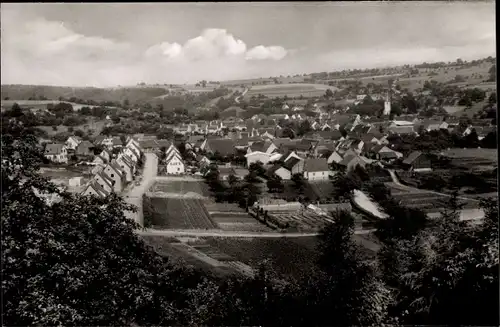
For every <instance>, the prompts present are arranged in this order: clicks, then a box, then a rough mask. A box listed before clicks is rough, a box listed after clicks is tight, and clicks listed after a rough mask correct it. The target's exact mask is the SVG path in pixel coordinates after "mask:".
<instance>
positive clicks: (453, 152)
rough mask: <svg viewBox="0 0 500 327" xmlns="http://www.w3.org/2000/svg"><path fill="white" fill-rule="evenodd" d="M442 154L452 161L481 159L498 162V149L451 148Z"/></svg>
mask: <svg viewBox="0 0 500 327" xmlns="http://www.w3.org/2000/svg"><path fill="white" fill-rule="evenodd" d="M443 154H444V155H445V156H447V157H450V158H453V159H471V160H472V159H478V160H479V159H482V160H488V161H490V162H496V161H497V160H498V149H484V148H480V149H473V148H470V149H462V148H452V149H450V150H445V151H443Z"/></svg>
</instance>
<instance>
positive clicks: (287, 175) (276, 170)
mask: <svg viewBox="0 0 500 327" xmlns="http://www.w3.org/2000/svg"><path fill="white" fill-rule="evenodd" d="M273 174H275V175H277V176H279V177H280V178H281V179H282V180H285V181H286V180H290V179H291V178H292V173H291V172H290V170H288V169H287V168H285V167H283V166H281V165H280V164H275V165H273V166H272V167H271V168H269V169H268V171H267V175H268V176H271V175H273Z"/></svg>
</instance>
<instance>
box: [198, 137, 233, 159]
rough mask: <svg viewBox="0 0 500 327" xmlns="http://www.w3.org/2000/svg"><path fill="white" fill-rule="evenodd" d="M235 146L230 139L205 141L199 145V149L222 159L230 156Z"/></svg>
mask: <svg viewBox="0 0 500 327" xmlns="http://www.w3.org/2000/svg"><path fill="white" fill-rule="evenodd" d="M235 146H236V144H235V142H234V141H233V140H231V139H206V140H205V141H204V142H203V144H202V145H201V149H202V150H204V151H206V152H207V153H210V154H215V153H219V154H220V155H221V156H223V157H227V156H231V155H233V154H234V153H235V151H236V148H235Z"/></svg>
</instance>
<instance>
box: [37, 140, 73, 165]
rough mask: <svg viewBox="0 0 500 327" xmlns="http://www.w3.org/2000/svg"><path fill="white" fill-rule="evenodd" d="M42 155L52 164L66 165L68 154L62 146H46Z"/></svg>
mask: <svg viewBox="0 0 500 327" xmlns="http://www.w3.org/2000/svg"><path fill="white" fill-rule="evenodd" d="M43 154H44V156H45V158H47V159H49V160H50V161H52V162H55V163H68V152H67V150H66V146H65V145H64V144H47V145H46V146H45V150H44V153H43Z"/></svg>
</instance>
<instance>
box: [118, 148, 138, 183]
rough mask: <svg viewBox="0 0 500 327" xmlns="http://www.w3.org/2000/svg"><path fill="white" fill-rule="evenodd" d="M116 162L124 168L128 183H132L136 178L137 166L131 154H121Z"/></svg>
mask: <svg viewBox="0 0 500 327" xmlns="http://www.w3.org/2000/svg"><path fill="white" fill-rule="evenodd" d="M115 163H116V164H117V165H119V166H120V168H121V169H122V172H123V173H124V176H125V180H126V181H127V183H130V182H131V181H133V180H134V174H135V170H136V167H135V163H134V162H133V161H132V159H130V157H129V156H127V155H123V154H122V155H119V156H118V158H116V160H115Z"/></svg>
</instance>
